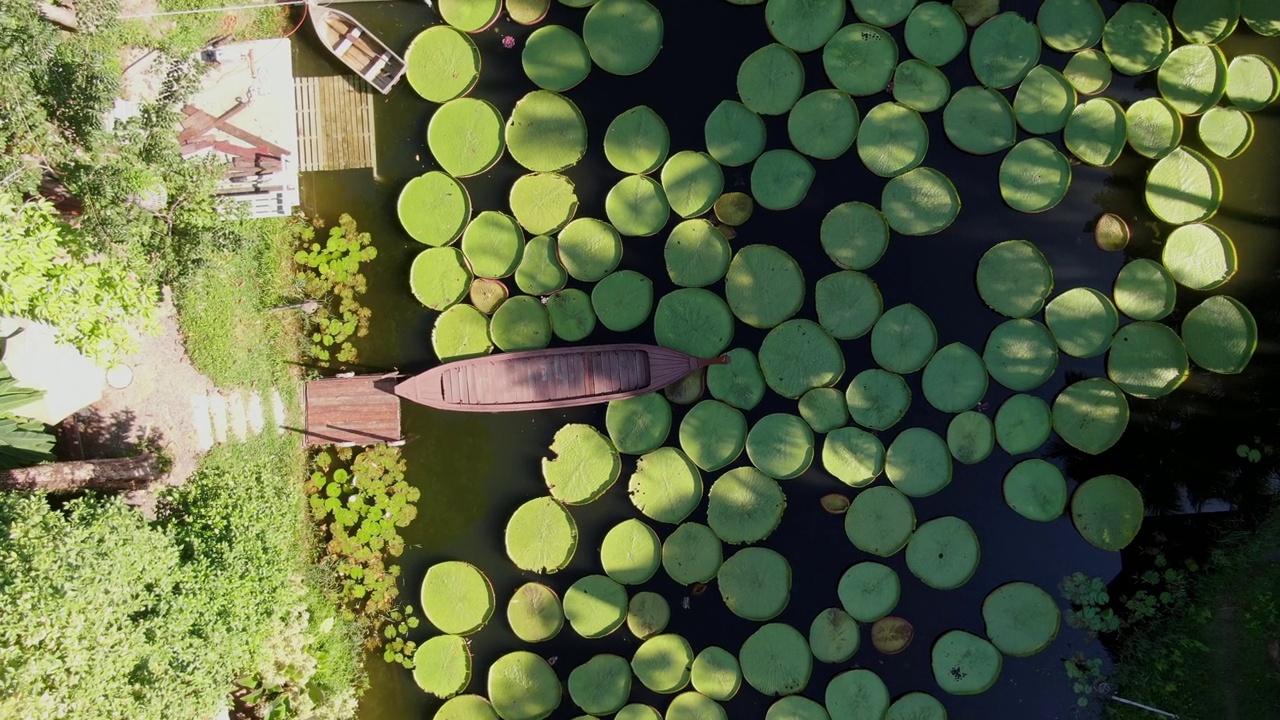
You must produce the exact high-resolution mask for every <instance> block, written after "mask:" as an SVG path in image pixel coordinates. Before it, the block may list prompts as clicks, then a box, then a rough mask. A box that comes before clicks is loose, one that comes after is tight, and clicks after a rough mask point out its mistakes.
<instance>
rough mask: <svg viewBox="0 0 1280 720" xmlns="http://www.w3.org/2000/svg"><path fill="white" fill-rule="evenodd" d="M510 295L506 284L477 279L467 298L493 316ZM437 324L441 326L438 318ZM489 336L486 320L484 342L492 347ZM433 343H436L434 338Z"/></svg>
mask: <svg viewBox="0 0 1280 720" xmlns="http://www.w3.org/2000/svg"><path fill="white" fill-rule="evenodd" d="M510 295H511V292H510V291H509V290H507V286H506V283H504V282H502V281H501V280H492V279H489V278H476V279H475V280H472V281H471V287H470V288H468V289H467V298H468V299H469V300H470V301H471V304H472V305H474V306H475V308H476V309H477V310H479V311H480V312H481V313H484V314H485V315H492V314H493V312H494V311H495V310H497V309H498V306H499V305H501V304H502V303H504V302H506V301H507V298H508V297H510ZM436 324H437V326H438V325H439V319H438V318H437V322H436ZM488 334H489V323H488V321H487V320H486V321H485V327H484V335H485V339H484V341H483V342H486V343H489V344H490V345H492V341H490V340H489V339H488ZM432 342H433V343H434V342H435V340H434V337H433V339H432Z"/></svg>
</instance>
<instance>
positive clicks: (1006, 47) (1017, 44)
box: [969, 12, 1040, 90]
mask: <svg viewBox="0 0 1280 720" xmlns="http://www.w3.org/2000/svg"><path fill="white" fill-rule="evenodd" d="M969 62H970V64H971V65H973V74H974V75H975V76H976V77H977V79H978V82H980V83H982V84H983V85H986V86H987V87H989V88H994V89H996V90H1000V89H1003V88H1007V87H1013V86H1014V85H1017V84H1018V82H1019V81H1021V80H1022V78H1024V77H1026V76H1027V72H1028V71H1030V70H1031V68H1033V67H1035V66H1036V63H1038V62H1040V33H1038V32H1037V31H1036V26H1035V25H1033V24H1032V23H1030V22H1028V21H1027V20H1026V19H1025V18H1023V17H1022V16H1021V15H1019V14H1018V13H1016V12H1004V13H1000V14H999V15H996V16H995V17H993V18H991V19H990V20H988V21H986V22H984V23H982V25H980V26H979V27H978V29H977V30H974V31H973V41H972V42H970V43H969Z"/></svg>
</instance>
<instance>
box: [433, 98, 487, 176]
mask: <svg viewBox="0 0 1280 720" xmlns="http://www.w3.org/2000/svg"><path fill="white" fill-rule="evenodd" d="M426 145H428V147H429V149H430V150H431V156H434V158H435V161H436V163H439V164H440V168H442V169H443V170H444V172H447V173H449V174H451V176H453V177H456V178H465V177H470V176H475V174H480V173H483V172H485V170H488V169H489V168H492V167H493V164H494V163H497V161H498V158H502V151H503V147H506V145H504V141H503V129H502V113H499V111H498V109H497V108H494V106H493V105H492V104H490V102H486V101H484V100H477V99H475V97H460V99H457V100H449V101H448V102H445V104H444V105H440V108H439V109H436V110H435V114H433V115H431V122H430V123H428V126H426Z"/></svg>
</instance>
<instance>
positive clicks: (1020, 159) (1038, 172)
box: [1000, 138, 1071, 213]
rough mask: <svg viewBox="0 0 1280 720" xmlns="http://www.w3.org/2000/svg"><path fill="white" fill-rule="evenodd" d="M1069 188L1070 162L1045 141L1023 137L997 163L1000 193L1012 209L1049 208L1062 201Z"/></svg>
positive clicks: (1041, 209)
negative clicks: (998, 164) (998, 165)
mask: <svg viewBox="0 0 1280 720" xmlns="http://www.w3.org/2000/svg"><path fill="white" fill-rule="evenodd" d="M1069 187H1071V164H1070V162H1068V161H1067V158H1066V156H1065V155H1063V154H1062V153H1060V152H1058V149H1057V148H1055V147H1054V146H1053V143H1051V142H1049V141H1048V140H1043V139H1041V138H1031V139H1029V140H1023V141H1022V142H1020V143H1018V144H1017V145H1015V146H1014V147H1013V149H1012V150H1010V151H1009V154H1008V155H1005V156H1004V160H1003V161H1002V162H1001V163H1000V196H1001V197H1003V198H1004V201H1005V202H1006V203H1009V207H1011V208H1013V209H1014V210H1018V211H1021V212H1025V213H1038V212H1044V211H1045V210H1049V209H1051V208H1053V207H1055V206H1056V205H1057V204H1058V203H1060V202H1062V198H1063V197H1065V196H1066V194H1067V188H1069Z"/></svg>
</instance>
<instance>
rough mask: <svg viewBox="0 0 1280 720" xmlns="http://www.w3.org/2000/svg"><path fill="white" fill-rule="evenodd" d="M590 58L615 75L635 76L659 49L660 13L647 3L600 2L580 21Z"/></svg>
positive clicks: (637, 0) (633, 0)
mask: <svg viewBox="0 0 1280 720" xmlns="http://www.w3.org/2000/svg"><path fill="white" fill-rule="evenodd" d="M582 39H583V40H584V41H585V42H586V44H587V50H588V52H590V53H591V59H592V60H594V61H595V63H596V65H599V66H600V69H601V70H604V71H605V72H609V73H613V74H614V75H635V74H636V73H638V72H640V71H642V70H644V69H645V68H647V67H649V65H650V64H652V63H653V61H654V60H655V59H656V58H657V57H658V51H659V50H661V49H662V13H660V12H658V9H657V8H655V7H654V6H653V5H650V4H649V3H648V2H646V0H600V2H597V3H595V4H594V5H592V6H591V10H589V11H587V17H586V19H584V20H583V21H582Z"/></svg>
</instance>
